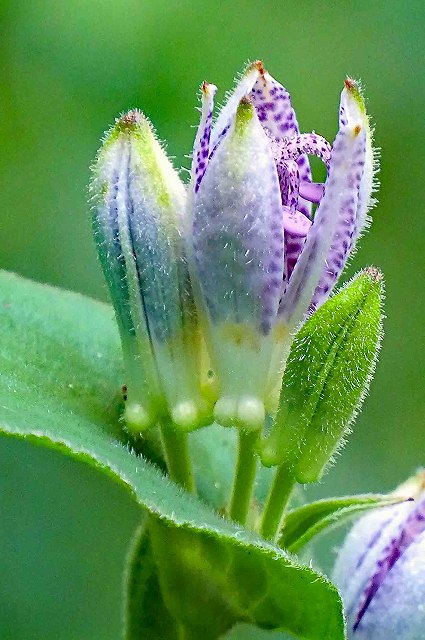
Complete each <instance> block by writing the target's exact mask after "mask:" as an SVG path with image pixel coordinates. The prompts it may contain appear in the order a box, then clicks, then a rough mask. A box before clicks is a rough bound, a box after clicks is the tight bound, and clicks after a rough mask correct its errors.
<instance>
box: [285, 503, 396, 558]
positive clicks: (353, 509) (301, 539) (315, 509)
mask: <svg viewBox="0 0 425 640" xmlns="http://www.w3.org/2000/svg"><path fill="white" fill-rule="evenodd" d="M403 500H404V498H400V497H395V496H385V495H373V494H366V495H358V496H344V497H340V498H326V499H324V500H318V501H317V502H311V503H310V504H306V505H303V506H301V507H298V508H297V509H292V510H291V511H289V512H288V514H287V516H286V518H285V525H284V528H283V530H282V532H281V535H280V538H279V545H280V546H281V547H283V548H284V549H287V550H288V551H291V552H292V553H295V552H297V551H299V549H301V547H303V546H304V545H305V544H307V542H309V541H310V540H311V539H312V538H313V537H314V536H316V535H317V534H318V533H321V532H322V531H323V530H324V529H327V528H329V527H333V526H336V525H339V524H343V523H344V522H346V520H348V519H349V518H351V517H353V516H355V515H357V514H358V513H361V512H362V511H367V510H368V509H376V508H377V507H386V506H388V505H391V504H396V503H397V502H401V501H403Z"/></svg>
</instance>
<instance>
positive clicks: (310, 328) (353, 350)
mask: <svg viewBox="0 0 425 640" xmlns="http://www.w3.org/2000/svg"><path fill="white" fill-rule="evenodd" d="M381 281H382V276H381V274H380V272H379V271H378V270H377V269H374V268H372V267H371V268H369V269H366V270H365V271H363V272H362V273H360V274H359V275H358V276H357V278H355V279H354V280H353V281H352V282H351V283H349V284H348V285H347V286H345V287H344V288H343V289H342V290H341V291H340V292H339V293H337V294H336V295H335V296H334V297H333V298H331V299H330V300H328V302H327V303H326V304H324V305H323V306H322V307H320V309H318V311H316V313H314V314H313V315H312V316H311V317H310V318H309V319H308V320H307V322H306V323H305V324H304V326H303V327H302V328H301V329H300V331H299V332H298V333H297V335H296V337H295V340H294V342H293V344H292V348H291V352H290V355H289V358H288V362H287V367H286V370H285V374H284V377H283V384H282V390H281V396H280V402H279V409H278V412H277V415H276V417H275V420H274V424H273V426H272V428H271V431H270V433H269V435H268V437H267V438H266V439H265V441H264V443H263V449H262V454H261V455H262V461H263V463H264V464H266V465H278V464H283V465H285V466H286V467H287V468H288V469H289V470H290V473H291V475H292V476H293V478H294V479H295V480H296V481H298V482H300V483H304V482H314V481H316V480H318V479H319V478H320V476H321V474H322V473H323V470H324V468H325V467H326V465H327V464H328V462H329V461H330V459H331V458H332V455H333V454H334V452H335V451H336V450H337V449H338V447H340V446H341V445H342V443H343V441H344V435H345V434H346V432H347V429H348V428H349V425H350V422H351V421H352V419H353V417H354V415H355V414H356V412H357V410H358V408H359V406H360V404H361V402H362V400H363V398H364V396H365V393H366V391H367V389H368V386H369V381H370V377H371V373H372V371H373V368H374V364H375V360H376V355H377V350H378V346H379V342H380V337H381V298H382V282H381Z"/></svg>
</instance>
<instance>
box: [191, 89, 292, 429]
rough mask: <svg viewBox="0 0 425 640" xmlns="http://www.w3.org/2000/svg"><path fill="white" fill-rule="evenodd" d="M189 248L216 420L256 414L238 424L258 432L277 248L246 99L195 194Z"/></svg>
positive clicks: (278, 228)
mask: <svg viewBox="0 0 425 640" xmlns="http://www.w3.org/2000/svg"><path fill="white" fill-rule="evenodd" d="M193 248H194V251H193V253H194V260H195V270H196V275H197V280H198V282H199V284H200V290H201V291H200V293H201V299H200V304H201V306H202V309H203V314H204V315H205V317H206V319H207V326H208V341H209V349H210V355H211V358H212V360H213V366H214V368H215V370H216V371H217V373H218V378H219V380H220V386H221V392H222V396H221V398H220V400H219V401H218V403H217V405H216V418H217V419H218V420H219V421H220V422H221V423H223V424H229V423H230V424H234V423H237V422H238V420H240V421H242V422H243V419H242V417H241V416H242V415H245V417H246V413H247V412H248V413H250V415H251V417H252V415H253V414H255V412H256V411H257V413H256V417H255V419H254V418H253V419H252V420H251V418H249V419H247V421H245V423H244V424H245V427H246V426H247V424H248V423H249V424H248V426H252V425H254V426H255V427H258V426H260V425H259V423H260V422H261V420H262V419H263V418H264V406H263V398H262V395H263V393H264V391H263V390H264V384H265V378H266V376H267V371H268V366H269V360H270V353H271V345H272V332H271V329H272V327H273V325H274V323H275V321H276V318H277V310H278V305H279V299H280V295H281V287H282V281H283V272H284V247H283V225H282V202H281V197H280V189H279V182H278V176H277V172H276V167H275V163H274V158H273V154H272V151H271V147H270V141H269V138H268V137H267V136H266V134H265V133H264V131H263V129H262V127H261V125H260V122H259V120H258V117H257V115H256V113H255V109H254V107H253V105H252V104H251V103H250V102H249V101H247V100H244V101H241V104H240V106H239V108H238V111H237V115H236V118H235V121H234V123H233V124H232V126H231V128H230V130H229V133H228V135H227V136H226V137H225V138H224V140H223V141H222V143H221V144H220V146H219V147H218V149H217V152H216V153H215V154H214V156H213V158H212V159H211V161H210V163H209V165H208V168H207V171H206V173H205V176H204V179H203V181H202V183H201V186H200V189H199V191H198V193H197V194H196V196H195V200H194V214H193ZM247 371H249V372H250V375H249V376H247V375H246V372H247ZM247 407H251V409H252V411H251V409H249V411H248V409H247ZM253 407H254V408H253ZM238 416H239V417H238ZM244 419H245V418H244ZM250 420H251V422H250Z"/></svg>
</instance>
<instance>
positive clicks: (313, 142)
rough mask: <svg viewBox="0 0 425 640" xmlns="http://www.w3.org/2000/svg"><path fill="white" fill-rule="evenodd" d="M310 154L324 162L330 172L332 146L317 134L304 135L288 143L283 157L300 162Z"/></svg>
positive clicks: (291, 139)
mask: <svg viewBox="0 0 425 640" xmlns="http://www.w3.org/2000/svg"><path fill="white" fill-rule="evenodd" d="M303 153H308V154H309V155H312V156H317V157H318V158H320V159H321V160H322V162H324V164H325V165H326V169H328V170H329V161H330V159H331V145H330V144H329V142H328V141H327V140H326V139H325V138H323V137H322V136H319V135H317V134H316V133H302V134H301V135H299V136H296V137H295V138H290V139H289V140H287V141H286V144H285V146H284V148H283V157H284V158H292V159H293V160H298V158H299V157H300V156H301V155H302V154H303Z"/></svg>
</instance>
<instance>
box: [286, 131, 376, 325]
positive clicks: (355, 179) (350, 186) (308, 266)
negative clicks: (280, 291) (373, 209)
mask: <svg viewBox="0 0 425 640" xmlns="http://www.w3.org/2000/svg"><path fill="white" fill-rule="evenodd" d="M360 122H361V120H360ZM365 139H366V136H365V131H364V129H362V127H361V124H359V119H357V120H356V121H355V122H353V121H349V123H348V124H347V125H346V126H344V127H342V128H341V129H340V131H339V132H338V134H337V137H336V139H335V142H334V145H333V148H332V157H331V161H330V165H329V174H328V178H327V180H326V184H325V193H324V196H323V198H322V200H321V202H320V205H319V207H318V209H317V211H316V215H315V218H314V222H313V225H312V227H311V230H310V232H309V234H308V236H307V240H306V243H305V245H304V249H303V251H302V253H301V255H300V257H299V259H298V261H297V264H296V265H295V268H294V271H293V273H292V276H291V278H290V280H289V282H288V285H287V288H286V291H285V294H284V296H283V298H282V303H281V307H280V310H279V313H280V315H281V318H282V322H283V323H284V324H286V325H289V326H290V327H294V326H296V325H297V324H298V323H299V322H300V320H301V319H302V318H303V317H304V316H305V314H306V313H307V311H308V308H309V306H310V304H311V301H312V298H313V293H314V292H317V295H316V293H315V297H314V300H313V302H314V303H317V300H318V298H319V295H325V294H326V293H327V291H329V290H330V288H331V286H332V285H333V283H334V282H335V280H336V278H337V277H338V275H339V273H340V272H341V270H342V268H343V266H344V264H345V259H346V255H347V252H348V247H349V242H350V238H351V234H352V232H353V224H354V219H355V215H356V210H357V200H358V190H359V184H360V180H361V176H362V170H363V165H364V156H365ZM344 243H345V244H346V245H347V248H346V249H344V247H345V244H344ZM342 252H344V253H342ZM341 254H342V255H341ZM327 287H328V289H326V288H327Z"/></svg>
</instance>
